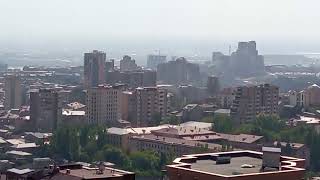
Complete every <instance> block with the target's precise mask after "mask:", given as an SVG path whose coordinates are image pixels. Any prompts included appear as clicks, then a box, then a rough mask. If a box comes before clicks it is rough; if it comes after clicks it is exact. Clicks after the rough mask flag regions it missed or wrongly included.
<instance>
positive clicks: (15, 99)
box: [4, 75, 22, 110]
mask: <svg viewBox="0 0 320 180" xmlns="http://www.w3.org/2000/svg"><path fill="white" fill-rule="evenodd" d="M4 91H5V101H4V108H5V109H6V110H10V109H19V108H20V106H21V103H22V90H21V82H20V79H19V77H17V76H15V75H8V76H6V77H5V86H4Z"/></svg>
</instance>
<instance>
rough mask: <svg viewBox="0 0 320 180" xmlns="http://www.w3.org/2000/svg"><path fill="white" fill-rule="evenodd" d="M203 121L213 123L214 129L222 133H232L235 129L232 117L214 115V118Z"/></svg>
mask: <svg viewBox="0 0 320 180" xmlns="http://www.w3.org/2000/svg"><path fill="white" fill-rule="evenodd" d="M202 121H203V122H210V123H213V129H214V130H215V131H216V132H220V133H229V132H232V130H233V128H234V127H233V124H232V121H231V118H230V116H226V115H214V116H213V117H206V118H204V119H203V120H202Z"/></svg>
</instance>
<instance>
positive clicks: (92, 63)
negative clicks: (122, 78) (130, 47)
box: [84, 50, 106, 88]
mask: <svg viewBox="0 0 320 180" xmlns="http://www.w3.org/2000/svg"><path fill="white" fill-rule="evenodd" d="M105 66H106V53H104V52H102V51H97V50H94V51H92V52H90V53H85V54H84V85H85V87H86V88H90V87H97V86H98V85H99V84H103V83H105Z"/></svg>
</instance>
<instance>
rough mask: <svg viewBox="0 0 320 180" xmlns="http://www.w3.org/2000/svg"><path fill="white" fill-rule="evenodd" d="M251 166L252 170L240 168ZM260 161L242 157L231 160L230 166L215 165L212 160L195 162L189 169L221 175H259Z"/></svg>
mask: <svg viewBox="0 0 320 180" xmlns="http://www.w3.org/2000/svg"><path fill="white" fill-rule="evenodd" d="M244 164H245V165H251V166H252V168H242V167H241V166H242V165H244ZM261 165H262V159H258V158H253V157H248V156H243V157H233V158H231V162H230V164H216V161H214V160H197V161H196V162H195V163H192V164H191V169H194V170H199V171H205V172H210V173H214V174H221V175H227V176H230V175H240V174H252V173H259V172H260V169H261Z"/></svg>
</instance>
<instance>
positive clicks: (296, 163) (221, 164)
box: [167, 151, 305, 180]
mask: <svg viewBox="0 0 320 180" xmlns="http://www.w3.org/2000/svg"><path fill="white" fill-rule="evenodd" d="M262 162H263V153H260V152H255V151H233V152H221V153H207V154H193V155H185V156H183V157H181V158H177V159H175V160H174V162H173V163H174V164H173V165H168V166H167V172H168V176H169V178H170V180H176V179H201V180H203V179H204V180H205V179H211V180H224V179H235V180H237V179H239V180H253V179H273V180H283V179H290V180H300V179H302V178H303V177H304V172H305V169H304V168H303V167H304V159H298V158H292V157H286V156H281V157H280V169H276V168H266V169H264V170H263V169H262V164H263V163H262Z"/></svg>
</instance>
